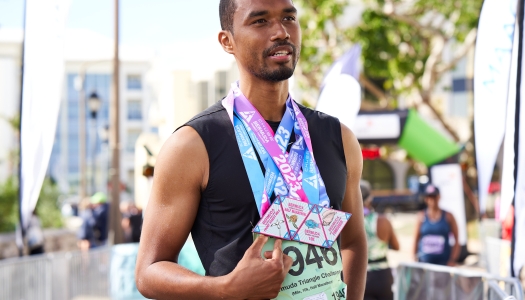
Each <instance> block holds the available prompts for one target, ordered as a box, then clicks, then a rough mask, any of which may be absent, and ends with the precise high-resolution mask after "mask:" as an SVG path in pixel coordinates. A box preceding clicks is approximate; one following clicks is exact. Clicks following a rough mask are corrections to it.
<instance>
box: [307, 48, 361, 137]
mask: <svg viewBox="0 0 525 300" xmlns="http://www.w3.org/2000/svg"><path fill="white" fill-rule="evenodd" d="M360 56H361V47H360V46H358V45H356V46H354V47H352V49H350V50H349V51H348V52H346V53H345V54H344V55H343V56H342V57H341V58H340V59H338V60H337V61H336V62H335V63H334V64H333V65H332V67H331V68H330V70H329V71H328V73H327V74H326V76H325V78H324V79H323V83H322V85H321V94H320V95H319V99H318V100H317V106H316V108H315V109H316V110H318V111H321V112H324V113H326V114H329V115H331V116H334V117H337V118H338V119H339V121H340V122H341V123H343V124H344V125H346V126H348V128H350V129H352V130H354V128H355V126H354V124H355V118H356V116H357V114H358V113H359V109H360V108H361V86H360V85H359V81H358V80H359V69H360V66H359V58H360Z"/></svg>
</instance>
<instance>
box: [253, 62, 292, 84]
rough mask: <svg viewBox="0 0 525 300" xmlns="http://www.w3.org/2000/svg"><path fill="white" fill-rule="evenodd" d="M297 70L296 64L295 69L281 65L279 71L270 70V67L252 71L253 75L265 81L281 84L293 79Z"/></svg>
mask: <svg viewBox="0 0 525 300" xmlns="http://www.w3.org/2000/svg"><path fill="white" fill-rule="evenodd" d="M294 69H295V63H294V66H293V68H290V67H287V66H284V65H281V66H279V68H278V69H277V70H269V68H268V66H264V67H263V68H261V69H259V70H253V69H252V70H250V71H251V73H252V74H253V75H255V76H256V77H257V78H260V79H262V80H265V81H272V82H279V81H283V80H287V79H289V78H290V77H292V75H293V72H294Z"/></svg>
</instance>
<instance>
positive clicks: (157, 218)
mask: <svg viewBox="0 0 525 300" xmlns="http://www.w3.org/2000/svg"><path fill="white" fill-rule="evenodd" d="M208 170H209V162H208V154H207V152H206V147H205V146H204V143H203V142H202V140H201V138H200V136H199V135H198V133H197V132H196V131H195V130H194V129H192V128H190V127H183V128H181V129H180V130H179V131H177V132H176V133H174V134H173V135H172V136H171V137H170V138H169V139H168V141H166V143H165V144H164V146H163V147H162V150H161V152H160V153H159V157H158V159H157V162H156V167H155V177H154V180H153V188H152V192H151V196H150V200H149V203H148V206H147V209H146V214H145V217H144V225H143V228H142V235H141V241H140V247H139V253H138V257H137V266H136V269H135V278H136V283H137V288H138V289H139V291H140V292H141V293H142V294H143V295H144V296H146V297H148V298H153V299H159V300H160V299H252V298H255V299H267V298H273V297H275V296H276V295H277V293H278V292H279V289H280V287H281V284H282V282H283V280H284V276H285V275H286V273H288V270H289V269H290V266H291V264H292V259H291V258H290V257H288V256H285V255H282V250H281V249H280V247H281V243H280V242H277V243H276V245H275V249H274V251H273V252H269V253H265V257H266V258H267V259H266V260H264V259H263V258H262V257H261V255H260V253H261V249H262V247H263V245H264V243H265V242H266V240H267V238H264V237H261V238H259V239H257V240H256V241H255V242H254V243H253V244H252V246H251V247H250V248H249V249H248V250H247V251H246V253H245V255H244V257H243V258H242V260H241V261H240V262H239V263H238V265H237V267H236V268H235V269H234V270H233V271H232V273H230V274H228V275H226V276H221V277H209V276H200V275H198V274H195V273H193V272H191V271H189V270H187V269H185V268H184V267H181V266H180V265H178V264H177V263H176V261H177V257H178V255H179V253H180V250H181V249H182V246H183V245H184V243H185V242H186V239H187V237H188V234H189V232H190V230H191V227H192V226H193V223H194V221H195V217H196V215H197V210H198V207H199V201H200V196H201V191H202V190H203V189H204V188H205V187H206V184H207V180H208V172H209V171H208Z"/></svg>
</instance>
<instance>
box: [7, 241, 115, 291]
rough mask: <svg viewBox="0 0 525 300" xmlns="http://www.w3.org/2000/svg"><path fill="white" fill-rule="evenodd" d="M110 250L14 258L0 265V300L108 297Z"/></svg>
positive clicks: (108, 248) (104, 248) (105, 248)
mask: <svg viewBox="0 0 525 300" xmlns="http://www.w3.org/2000/svg"><path fill="white" fill-rule="evenodd" d="M110 254H111V250H110V247H103V248H98V249H94V250H91V251H89V252H81V251H78V252H64V253H50V254H44V255H37V256H30V257H23V258H11V259H6V260H3V261H1V263H0V299H10V300H33V299H42V300H62V299H63V300H69V299H74V298H76V297H79V296H90V297H108V294H109V284H108V282H109V280H108V275H109V260H110Z"/></svg>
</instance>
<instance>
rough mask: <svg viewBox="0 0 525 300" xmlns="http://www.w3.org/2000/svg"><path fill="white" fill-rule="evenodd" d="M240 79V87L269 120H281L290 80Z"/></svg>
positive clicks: (251, 77)
mask: <svg viewBox="0 0 525 300" xmlns="http://www.w3.org/2000/svg"><path fill="white" fill-rule="evenodd" d="M243 77H244V76H241V79H240V80H239V88H240V89H241V91H242V93H243V94H244V96H246V98H247V99H248V100H249V101H250V102H251V103H252V105H253V106H254V107H255V108H257V110H258V111H259V113H260V114H261V115H262V117H263V118H264V119H265V120H267V121H281V119H282V117H283V115H284V111H285V108H286V99H287V98H288V80H284V81H280V82H268V81H264V80H260V79H258V78H256V79H254V78H253V76H250V78H243Z"/></svg>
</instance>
